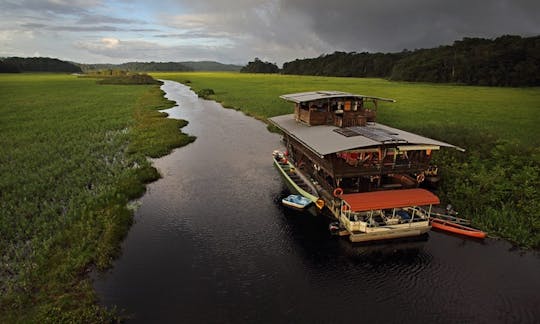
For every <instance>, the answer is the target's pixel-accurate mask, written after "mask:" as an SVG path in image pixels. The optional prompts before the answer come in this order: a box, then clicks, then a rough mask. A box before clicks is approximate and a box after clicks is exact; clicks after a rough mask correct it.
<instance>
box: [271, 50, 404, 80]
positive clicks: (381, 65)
mask: <svg viewBox="0 0 540 324" xmlns="http://www.w3.org/2000/svg"><path fill="white" fill-rule="evenodd" d="M406 55H407V52H404V53H395V54H383V53H374V54H371V53H355V52H352V53H345V52H334V53H333V54H328V55H321V56H319V57H317V58H311V59H301V60H300V59H296V60H294V61H292V62H286V63H284V64H283V70H282V73H283V74H296V75H320V76H339V77H368V78H374V77H375V78H384V77H388V76H389V75H390V74H391V72H392V67H393V66H394V64H396V62H397V61H399V60H400V59H401V58H402V57H404V56H406Z"/></svg>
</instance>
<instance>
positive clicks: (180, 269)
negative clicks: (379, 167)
mask: <svg viewBox="0 0 540 324" xmlns="http://www.w3.org/2000/svg"><path fill="white" fill-rule="evenodd" d="M162 88H163V90H164V91H165V92H166V93H167V95H166V96H167V98H169V99H171V100H174V101H176V102H177V104H178V106H177V107H174V108H172V109H169V110H167V111H166V112H167V113H169V115H170V117H172V118H181V119H186V120H188V121H189V122H190V123H189V125H188V126H187V127H185V128H184V129H183V131H184V132H187V133H189V134H190V135H195V136H197V140H196V141H195V142H194V143H192V144H190V145H188V146H186V147H182V148H179V149H177V150H175V151H174V152H173V153H172V154H170V155H168V156H165V157H163V158H160V159H157V160H155V161H154V165H155V166H156V167H157V168H158V169H159V170H160V172H161V174H162V175H163V178H162V179H160V180H159V181H157V182H154V183H152V184H150V185H149V186H148V191H147V193H146V194H145V195H144V196H143V197H142V199H141V202H142V205H141V207H140V208H139V209H138V210H137V212H136V214H135V224H134V225H133V227H132V228H131V230H130V232H129V234H128V236H127V238H126V240H125V242H124V244H123V247H122V251H123V253H122V255H121V257H120V258H119V259H118V260H116V261H115V263H114V266H113V267H112V269H111V270H110V271H108V272H106V273H104V274H99V275H97V276H95V278H94V286H95V288H96V290H97V292H98V296H99V298H100V300H101V302H102V303H103V304H105V305H108V306H112V305H116V306H117V307H118V308H119V309H123V310H124V313H125V314H128V315H129V316H130V320H129V322H133V323H149V322H152V323H227V322H232V323H239V322H247V323H257V322H273V323H281V322H295V323H298V322H300V323H304V322H317V323H326V322H332V323H363V322H383V323H386V322H403V323H405V322H406V323H426V322H432V323H462V322H467V323H470V322H474V323H538V322H540V256H539V255H538V254H537V253H533V252H523V251H519V250H516V249H513V248H512V247H511V245H509V244H508V243H506V242H504V241H498V240H494V239H487V240H485V241H484V242H479V241H474V240H469V239H464V238H460V237H456V236H449V235H446V234H441V233H437V232H433V231H431V232H430V234H429V237H428V238H427V239H425V240H421V241H417V242H406V243H405V242H402V243H393V244H378V245H368V246H358V245H352V244H351V243H349V242H348V241H347V240H346V239H340V238H336V237H332V236H330V234H329V233H328V231H327V220H326V219H324V218H323V217H314V216H311V215H309V214H304V213H301V212H296V211H291V210H288V209H286V208H284V207H282V206H281V204H280V199H281V198H282V197H284V196H285V195H286V194H287V191H286V187H285V185H284V183H283V181H282V180H281V179H280V177H279V175H278V172H277V170H276V169H274V167H273V165H272V157H271V153H272V151H273V150H274V149H279V148H281V147H282V145H281V143H280V136H279V135H276V134H272V133H269V132H268V131H267V130H266V126H265V124H264V123H262V122H260V121H257V120H255V119H253V118H250V117H247V116H245V115H243V114H242V113H240V112H237V111H234V110H231V109H223V108H222V107H221V106H220V105H219V104H217V103H215V102H210V101H205V100H201V99H198V98H197V96H196V95H195V94H194V93H193V92H192V91H190V90H189V88H187V87H185V86H183V85H181V84H179V83H176V82H171V81H166V82H165V84H164V85H163V86H162Z"/></svg>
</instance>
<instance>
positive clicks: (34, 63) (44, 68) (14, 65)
mask: <svg viewBox="0 0 540 324" xmlns="http://www.w3.org/2000/svg"><path fill="white" fill-rule="evenodd" d="M17 72H70V73H79V72H82V70H81V68H80V67H79V66H77V65H76V64H74V63H71V62H66V61H61V60H59V59H55V58H49V57H27V58H23V57H8V58H2V59H0V73H17Z"/></svg>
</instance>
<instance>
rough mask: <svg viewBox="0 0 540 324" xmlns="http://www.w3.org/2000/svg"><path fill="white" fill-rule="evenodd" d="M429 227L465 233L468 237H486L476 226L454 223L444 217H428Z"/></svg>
mask: <svg viewBox="0 0 540 324" xmlns="http://www.w3.org/2000/svg"><path fill="white" fill-rule="evenodd" d="M430 220H431V227H433V228H436V229H439V230H441V231H446V232H450V233H455V234H460V235H465V236H468V237H474V238H480V239H483V238H485V237H486V233H485V232H482V231H481V230H478V229H476V228H472V227H468V226H465V225H462V224H456V223H452V222H449V221H447V220H444V219H440V218H435V217H430Z"/></svg>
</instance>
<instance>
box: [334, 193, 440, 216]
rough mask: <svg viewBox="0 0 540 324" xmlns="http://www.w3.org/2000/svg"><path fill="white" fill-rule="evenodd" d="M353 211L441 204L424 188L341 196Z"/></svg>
mask: <svg viewBox="0 0 540 324" xmlns="http://www.w3.org/2000/svg"><path fill="white" fill-rule="evenodd" d="M341 199H343V200H344V201H345V202H346V203H347V204H348V205H349V206H350V207H351V210H352V211H366V210H374V209H387V208H399V207H409V206H423V205H430V204H439V203H440V201H439V198H438V197H437V196H435V195H434V194H432V193H431V192H429V191H427V190H424V189H401V190H385V191H373V192H362V193H353V194H345V195H342V196H341Z"/></svg>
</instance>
